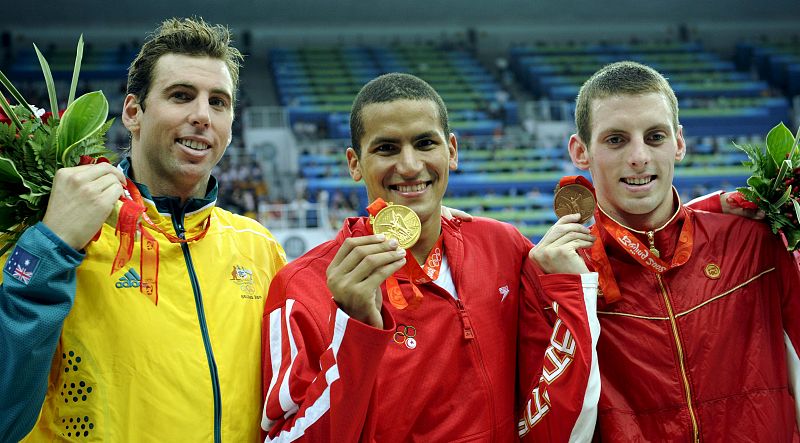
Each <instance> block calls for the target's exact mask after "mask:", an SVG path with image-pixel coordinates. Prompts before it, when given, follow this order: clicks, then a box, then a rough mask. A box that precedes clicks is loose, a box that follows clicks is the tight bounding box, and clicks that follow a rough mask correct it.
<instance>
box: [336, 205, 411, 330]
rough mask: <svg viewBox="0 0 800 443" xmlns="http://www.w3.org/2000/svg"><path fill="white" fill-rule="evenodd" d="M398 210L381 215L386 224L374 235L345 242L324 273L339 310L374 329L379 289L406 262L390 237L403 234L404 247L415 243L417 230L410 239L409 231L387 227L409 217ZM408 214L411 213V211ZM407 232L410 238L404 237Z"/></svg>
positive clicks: (380, 323) (378, 322)
mask: <svg viewBox="0 0 800 443" xmlns="http://www.w3.org/2000/svg"><path fill="white" fill-rule="evenodd" d="M381 201H382V200H381ZM384 206H386V204H385V203H384ZM381 209H383V208H381ZM398 209H399V208H394V209H392V210H390V211H388V212H386V213H385V214H382V216H381V220H384V221H387V222H386V223H383V222H382V223H381V228H380V229H379V232H376V233H375V234H374V235H365V236H362V237H350V238H348V239H345V241H344V242H343V243H342V246H341V247H340V248H339V251H338V252H337V253H336V255H335V256H334V257H333V260H332V261H331V264H330V265H329V266H328V269H327V273H326V274H327V277H328V280H327V285H328V290H329V291H330V292H331V294H332V295H333V300H334V301H335V302H336V304H337V305H338V306H339V308H341V309H342V310H343V311H344V312H345V313H347V315H349V316H350V317H352V318H354V319H356V320H358V321H360V322H362V323H366V324H369V325H372V326H374V327H376V328H382V327H383V318H382V317H381V307H382V306H383V295H382V293H381V290H380V286H381V284H382V283H383V282H384V281H386V279H387V278H389V277H390V276H391V275H392V274H394V273H395V272H397V271H398V270H400V268H401V267H402V266H403V265H404V264H405V263H406V261H407V258H406V255H407V254H406V250H405V249H404V248H402V247H400V241H398V238H397V237H395V236H394V235H396V234H398V233H400V234H403V235H401V237H403V242H404V243H405V244H409V242H411V241H412V240H413V241H416V238H418V237H419V231H418V230H417V234H416V237H414V235H413V230H406V229H399V228H400V227H402V226H399V227H393V226H392V225H391V223H390V222H392V221H393V220H396V221H398V222H399V221H400V220H405V219H406V217H408V216H409V214H407V213H405V211H403V209H400V210H399V211H398ZM405 209H408V208H405ZM378 211H379V209H378V210H376V211H375V212H376V214H377V212H378ZM409 211H410V210H409ZM411 214H414V213H413V211H411ZM386 216H388V217H386ZM414 216H415V217H416V214H414ZM384 217H386V218H385V219H384ZM412 225H413V223H412ZM417 225H419V222H418V221H417ZM403 226H405V225H403ZM408 233H411V234H412V235H411V236H409V235H405V234H408ZM409 247H410V246H409Z"/></svg>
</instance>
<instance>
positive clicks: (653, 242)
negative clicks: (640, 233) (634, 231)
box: [647, 231, 661, 257]
mask: <svg viewBox="0 0 800 443" xmlns="http://www.w3.org/2000/svg"><path fill="white" fill-rule="evenodd" d="M647 241H648V242H649V243H650V253H652V254H653V255H655V256H656V257H661V253H660V252H658V249H656V238H655V234H654V233H653V231H647Z"/></svg>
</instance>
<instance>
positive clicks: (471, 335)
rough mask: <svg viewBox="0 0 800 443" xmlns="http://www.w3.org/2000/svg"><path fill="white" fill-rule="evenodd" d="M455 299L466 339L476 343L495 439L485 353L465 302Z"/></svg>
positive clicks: (494, 424) (495, 421)
mask: <svg viewBox="0 0 800 443" xmlns="http://www.w3.org/2000/svg"><path fill="white" fill-rule="evenodd" d="M446 296H447V297H450V298H451V299H453V297H452V296H451V295H450V294H446ZM453 300H454V301H455V302H456V307H457V308H458V316H459V317H461V324H462V326H463V332H464V339H465V340H467V341H468V342H469V343H470V344H472V345H474V348H473V352H474V353H475V360H476V361H477V362H478V364H479V365H480V371H481V375H483V382H484V384H485V386H486V391H487V399H488V402H489V410H490V411H492V420H491V423H492V427H491V430H490V438H489V441H494V439H495V428H496V427H497V417H496V415H495V411H494V392H493V391H492V383H491V379H490V378H489V374H488V373H487V372H486V365H485V364H484V363H483V354H482V353H481V348H480V346H478V341H477V340H475V331H474V330H473V329H472V323H471V322H470V320H469V315H468V314H467V309H466V308H465V307H464V303H463V302H461V299H458V298H457V299H453Z"/></svg>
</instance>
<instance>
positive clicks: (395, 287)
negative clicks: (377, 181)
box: [367, 198, 444, 310]
mask: <svg viewBox="0 0 800 443" xmlns="http://www.w3.org/2000/svg"><path fill="white" fill-rule="evenodd" d="M386 206H388V204H387V203H386V202H385V201H384V200H383V199H382V198H377V199H375V201H373V202H372V203H371V204H370V205H369V206H367V212H369V213H370V215H372V216H373V217H374V216H375V215H377V214H378V212H380V211H381V209H383V208H385V207H386ZM367 226H368V227H369V230H370V231H372V223H371V222H370V223H369V224H368V225H367ZM443 238H444V236H443V234H442V235H439V238H438V239H437V240H436V244H435V245H434V246H433V249H431V251H430V253H428V258H427V259H425V263H423V264H422V266H420V265H419V264H418V263H417V261H416V260H415V259H414V258H413V257H414V256H413V255H412V254H411V251H409V250H406V257H407V258H406V264H405V265H403V269H404V270H405V272H406V275H407V276H408V280H409V283H410V284H411V291H412V293H413V296H412V297H411V299H410V300H407V299H406V297H405V295H403V291H402V290H401V289H400V285H399V283H398V282H397V278H396V277H395V276H394V275H390V276H389V278H387V279H386V291H387V292H388V294H387V298H388V299H389V302H390V303H391V304H392V306H394V307H395V308H397V309H409V310H413V309H416V308H418V307H419V305H420V304H421V303H422V298H423V297H422V291H420V290H419V288H418V287H417V285H421V284H425V283H430V282H432V281H434V280H436V279H437V278H439V272H440V271H441V269H442V259H443V257H444V251H443V248H442V243H443Z"/></svg>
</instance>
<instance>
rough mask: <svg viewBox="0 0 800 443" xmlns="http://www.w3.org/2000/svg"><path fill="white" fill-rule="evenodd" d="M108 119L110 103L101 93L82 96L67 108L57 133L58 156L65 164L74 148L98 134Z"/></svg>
mask: <svg viewBox="0 0 800 443" xmlns="http://www.w3.org/2000/svg"><path fill="white" fill-rule="evenodd" d="M106 117H108V101H107V100H106V97H105V96H104V95H103V93H102V92H100V91H95V92H90V93H88V94H84V95H82V96H80V97H79V98H78V99H77V100H75V101H74V102H72V104H71V105H69V106H67V110H66V111H64V116H63V117H62V118H61V123H60V124H59V125H58V130H57V131H56V133H57V135H56V145H57V146H56V155H57V157H58V158H59V159H61V162H62V164H63V162H64V159H65V158H66V154H67V153H68V152H69V150H70V149H72V147H73V146H75V145H76V144H78V143H80V142H81V141H82V140H84V139H86V138H87V137H89V136H91V135H92V134H94V133H96V132H97V131H98V130H100V128H102V127H103V124H104V123H105V122H106Z"/></svg>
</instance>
